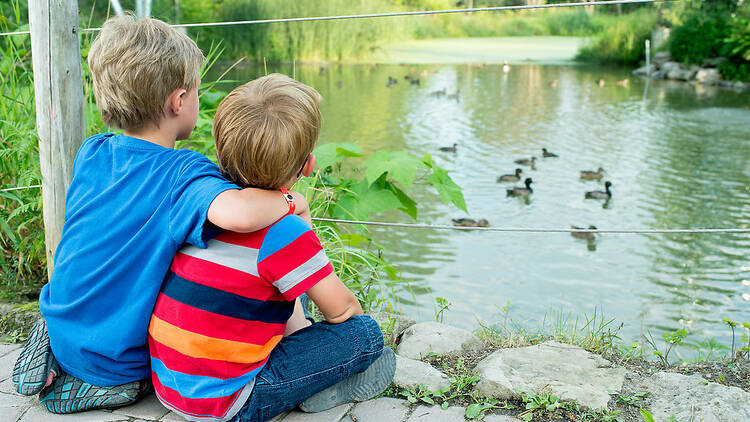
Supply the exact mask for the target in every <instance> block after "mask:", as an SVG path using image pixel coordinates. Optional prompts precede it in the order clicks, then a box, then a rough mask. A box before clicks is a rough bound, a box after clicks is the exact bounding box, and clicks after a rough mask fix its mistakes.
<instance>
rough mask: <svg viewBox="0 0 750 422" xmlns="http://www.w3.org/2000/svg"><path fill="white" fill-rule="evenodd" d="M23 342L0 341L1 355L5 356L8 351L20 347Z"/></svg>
mask: <svg viewBox="0 0 750 422" xmlns="http://www.w3.org/2000/svg"><path fill="white" fill-rule="evenodd" d="M21 346H23V344H17V343H0V356H5V355H7V354H8V353H10V352H12V351H14V350H16V349H20V348H21Z"/></svg>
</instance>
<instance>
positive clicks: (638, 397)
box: [617, 391, 650, 407]
mask: <svg viewBox="0 0 750 422" xmlns="http://www.w3.org/2000/svg"><path fill="white" fill-rule="evenodd" d="M649 395H650V394H649V393H648V392H646V391H636V392H635V393H634V394H633V395H632V396H628V395H620V396H618V397H617V401H618V402H620V403H624V404H626V405H628V406H633V407H641V406H642V405H643V399H645V398H646V397H648V396H649Z"/></svg>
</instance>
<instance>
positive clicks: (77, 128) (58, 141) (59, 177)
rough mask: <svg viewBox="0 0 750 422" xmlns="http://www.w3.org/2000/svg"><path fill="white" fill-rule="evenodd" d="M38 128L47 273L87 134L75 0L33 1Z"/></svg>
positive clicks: (30, 24)
mask: <svg viewBox="0 0 750 422" xmlns="http://www.w3.org/2000/svg"><path fill="white" fill-rule="evenodd" d="M29 26H30V27H31V51H32V61H33V69H34V99H35V101H36V129H37V133H38V134H39V160H40V162H41V172H42V201H43V203H44V206H43V207H44V235H45V243H46V249H47V274H48V275H51V274H52V268H53V265H54V256H55V249H56V248H57V244H58V243H59V242H60V237H61V236H62V228H63V223H64V221H65V192H67V190H68V187H69V186H70V181H71V179H72V170H73V159H74V158H75V155H76V152H77V151H78V148H79V147H80V145H81V142H82V141H83V138H84V136H85V134H86V128H85V125H86V123H85V116H84V108H83V107H84V102H83V80H82V79H81V49H80V44H79V40H78V32H79V31H78V2H77V1H76V0H30V1H29Z"/></svg>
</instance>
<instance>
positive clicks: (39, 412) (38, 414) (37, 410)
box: [19, 406, 130, 422]
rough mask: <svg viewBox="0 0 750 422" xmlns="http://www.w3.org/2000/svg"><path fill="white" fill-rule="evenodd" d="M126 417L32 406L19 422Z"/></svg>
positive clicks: (108, 420) (76, 421)
mask: <svg viewBox="0 0 750 422" xmlns="http://www.w3.org/2000/svg"><path fill="white" fill-rule="evenodd" d="M128 419H130V418H128V417H127V416H125V415H120V414H117V413H109V412H105V411H103V410H91V411H89V412H81V413H71V414H68V415H56V414H54V413H50V412H48V411H46V410H45V409H42V407H41V406H34V407H32V408H31V409H29V411H28V412H26V413H25V414H24V415H23V416H22V417H21V419H20V421H19V422H114V421H127V420H128Z"/></svg>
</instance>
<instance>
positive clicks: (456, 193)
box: [427, 166, 467, 211]
mask: <svg viewBox="0 0 750 422" xmlns="http://www.w3.org/2000/svg"><path fill="white" fill-rule="evenodd" d="M427 181H428V182H430V184H431V185H432V186H434V187H435V189H437V191H438V194H440V199H442V200H443V202H445V203H446V204H447V203H449V202H452V203H453V205H455V206H456V208H458V209H460V210H462V211H467V210H466V201H464V195H463V193H461V188H460V187H459V186H458V185H457V184H456V183H454V182H453V179H451V177H450V176H448V172H447V171H445V170H443V169H441V168H439V167H436V166H433V167H432V174H430V176H429V177H428V178H427Z"/></svg>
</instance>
